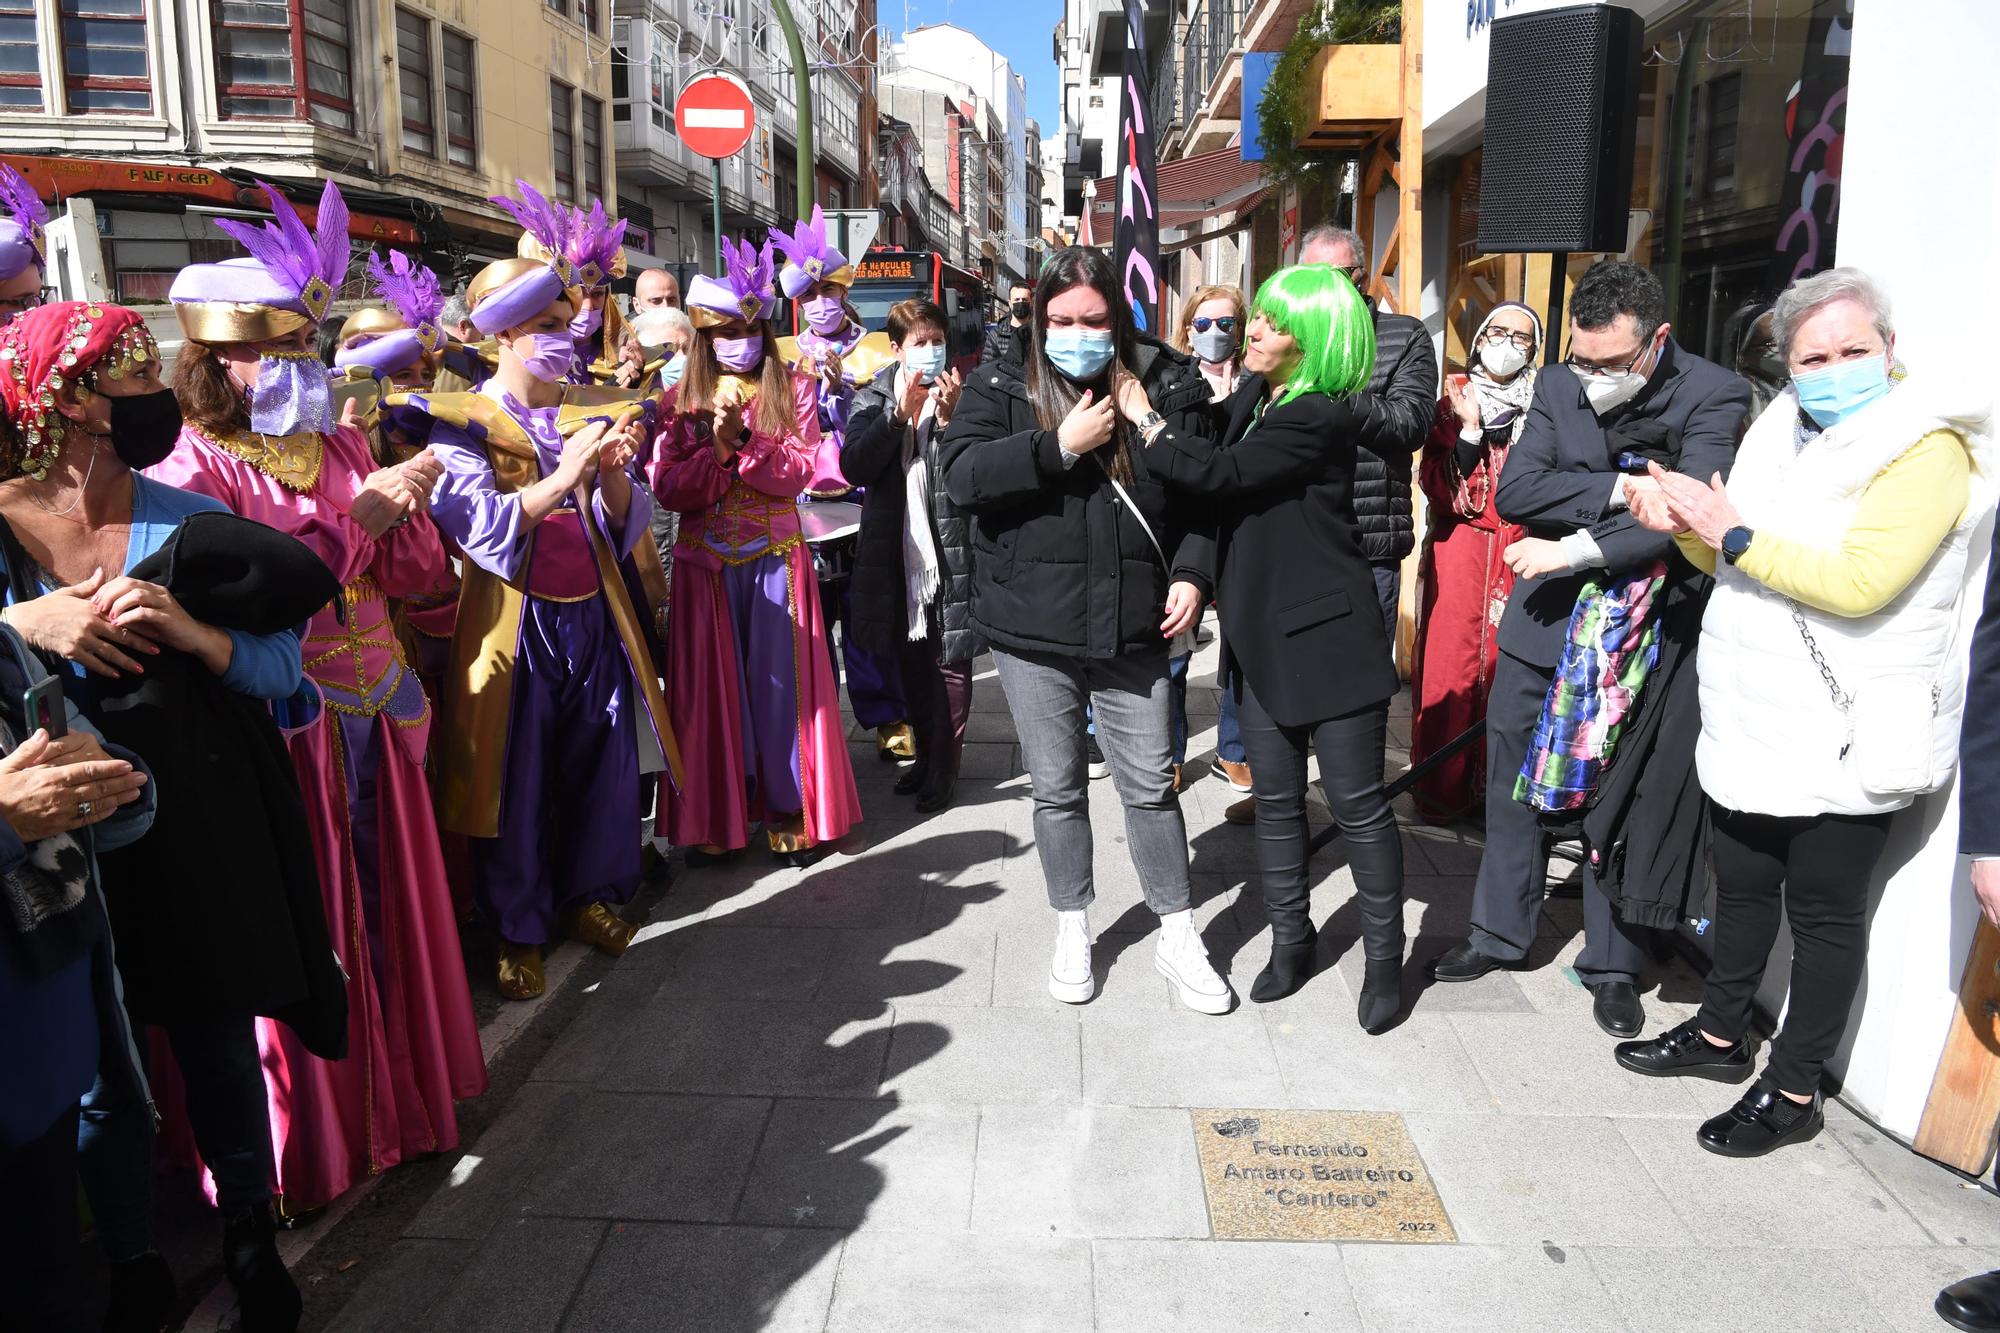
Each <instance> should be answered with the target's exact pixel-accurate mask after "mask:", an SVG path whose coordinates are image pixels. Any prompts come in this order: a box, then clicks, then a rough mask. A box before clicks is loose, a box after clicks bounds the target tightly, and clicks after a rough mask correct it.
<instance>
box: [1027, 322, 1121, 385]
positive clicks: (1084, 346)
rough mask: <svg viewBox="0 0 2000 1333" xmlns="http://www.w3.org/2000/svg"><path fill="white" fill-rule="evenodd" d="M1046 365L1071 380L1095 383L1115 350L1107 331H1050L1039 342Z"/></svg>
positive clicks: (1109, 362)
mask: <svg viewBox="0 0 2000 1333" xmlns="http://www.w3.org/2000/svg"><path fill="white" fill-rule="evenodd" d="M1042 346H1043V349H1044V350H1045V351H1046V352H1047V353H1048V358H1049V364H1050V365H1052V366H1054V367H1055V368H1056V369H1057V370H1060V371H1061V372H1062V373H1063V374H1065V375H1067V376H1069V377H1070V378H1071V379H1073V380H1094V379H1096V378H1097V377H1098V376H1099V375H1101V374H1102V373H1103V372H1104V368H1105V367H1106V366H1108V365H1110V364H1111V358H1112V357H1113V356H1114V355H1116V353H1117V348H1116V347H1115V346H1114V345H1113V343H1112V341H1111V333H1110V331H1109V330H1108V329H1050V330H1049V331H1048V333H1047V334H1046V335H1045V336H1044V337H1043V340H1042Z"/></svg>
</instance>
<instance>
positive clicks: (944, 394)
mask: <svg viewBox="0 0 2000 1333" xmlns="http://www.w3.org/2000/svg"><path fill="white" fill-rule="evenodd" d="M964 391H965V377H964V376H962V375H960V374H959V373H958V372H957V371H956V370H947V371H945V372H944V374H942V375H940V376H938V377H937V379H936V380H935V381H933V382H932V384H931V399H932V401H934V402H935V403H936V404H937V407H936V409H935V410H936V413H937V424H938V425H940V426H942V425H944V423H945V422H947V421H950V420H951V414H952V413H953V412H955V411H957V410H958V396H959V394H961V393H963V392H964Z"/></svg>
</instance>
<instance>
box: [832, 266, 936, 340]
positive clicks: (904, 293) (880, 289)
mask: <svg viewBox="0 0 2000 1333" xmlns="http://www.w3.org/2000/svg"><path fill="white" fill-rule="evenodd" d="M930 295H931V285H930V283H929V282H927V281H926V282H918V281H916V280H914V279H911V280H905V279H900V278H862V279H860V280H858V281H856V282H855V284H854V286H853V287H851V288H849V289H848V292H847V303H848V304H849V305H851V306H853V307H854V313H855V314H857V315H859V316H860V317H861V325H862V327H863V328H865V329H867V330H868V331H869V332H870V333H877V332H880V331H881V330H882V329H884V328H886V327H887V326H888V322H889V307H890V306H892V305H895V304H896V303H897V302H898V301H907V300H909V299H910V298H911V297H913V296H921V297H923V298H924V299H925V300H929V299H930Z"/></svg>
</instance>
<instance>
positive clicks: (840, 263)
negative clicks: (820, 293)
mask: <svg viewBox="0 0 2000 1333" xmlns="http://www.w3.org/2000/svg"><path fill="white" fill-rule="evenodd" d="M771 243H772V244H773V245H775V246H777V247H778V249H780V250H782V251H784V254H785V260H786V264H785V271H784V273H783V274H782V275H780V277H779V279H778V285H779V286H781V287H782V288H784V291H785V295H787V296H789V297H791V298H792V299H793V300H794V301H796V300H798V299H799V298H800V297H802V296H804V295H805V294H806V289H807V288H809V287H811V286H812V285H813V284H814V283H816V282H837V283H839V284H840V285H841V286H843V287H852V286H853V285H854V266H853V265H852V264H851V263H849V262H848V259H847V256H846V255H844V254H842V253H840V251H838V250H836V249H834V248H833V246H832V244H830V243H829V242H828V241H827V239H826V214H824V213H823V212H821V211H820V206H819V205H818V204H814V205H813V211H812V217H811V218H810V219H809V220H808V221H805V222H801V223H799V224H798V225H797V226H795V227H793V228H792V230H790V231H788V232H786V231H780V230H778V229H777V228H776V227H773V228H771Z"/></svg>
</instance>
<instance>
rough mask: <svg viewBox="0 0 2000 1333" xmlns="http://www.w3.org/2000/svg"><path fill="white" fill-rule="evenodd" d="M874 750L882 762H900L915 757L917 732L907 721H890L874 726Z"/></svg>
mask: <svg viewBox="0 0 2000 1333" xmlns="http://www.w3.org/2000/svg"><path fill="white" fill-rule="evenodd" d="M875 752H876V754H877V755H878V756H879V757H880V758H881V760H882V762H883V763H885V764H886V763H900V762H902V761H903V760H905V759H915V758H916V757H917V733H916V732H914V731H911V730H910V724H909V723H907V722H891V723H889V724H888V725H886V726H880V727H877V728H875Z"/></svg>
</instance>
